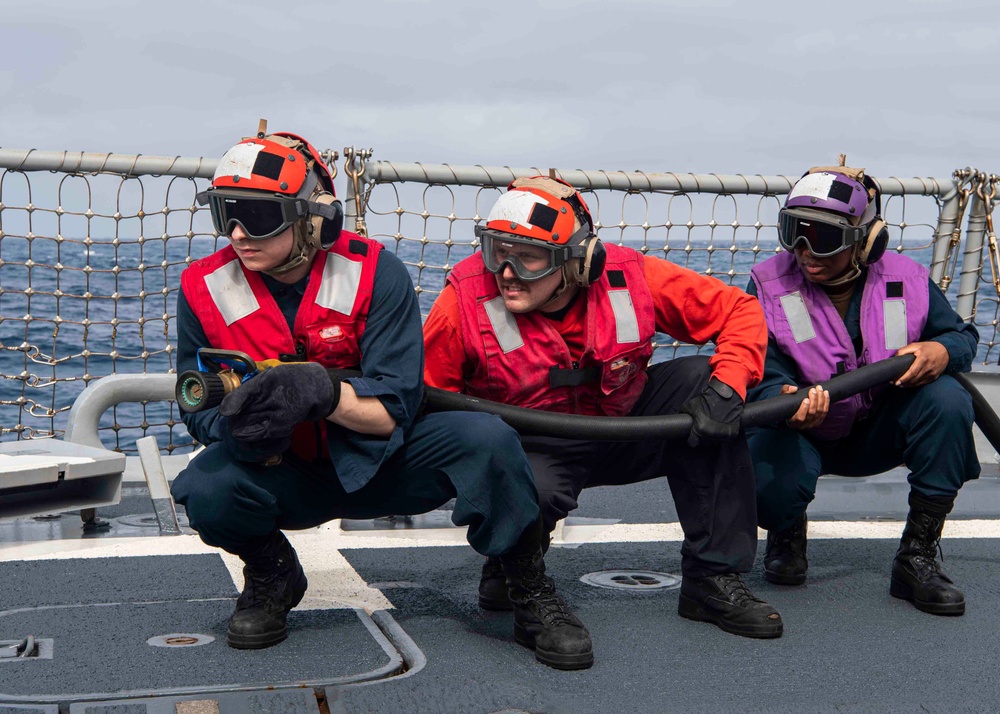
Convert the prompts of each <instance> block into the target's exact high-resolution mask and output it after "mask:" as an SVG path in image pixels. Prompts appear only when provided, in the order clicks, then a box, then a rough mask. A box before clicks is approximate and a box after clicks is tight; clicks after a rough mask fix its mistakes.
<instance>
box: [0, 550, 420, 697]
mask: <svg viewBox="0 0 1000 714" xmlns="http://www.w3.org/2000/svg"><path fill="white" fill-rule="evenodd" d="M0 582H6V583H16V584H17V586H16V587H14V588H12V589H11V590H10V591H8V594H9V595H10V597H9V598H5V602H4V609H3V610H0V631H2V632H4V633H9V634H8V635H7V637H8V639H15V638H16V637H18V636H26V635H28V634H32V635H34V636H35V637H36V638H46V639H50V640H51V641H52V653H53V655H52V658H51V659H34V660H30V661H29V660H25V661H21V662H16V663H12V664H4V665H2V666H0V706H7V705H10V706H12V705H15V704H21V703H25V704H27V703H30V704H50V703H65V702H96V701H109V700H133V699H136V698H142V697H158V696H174V697H191V696H192V695H196V694H199V693H210V694H211V695H212V696H215V695H216V694H221V693H225V692H244V693H246V692H252V691H256V690H264V689H271V690H282V689H299V688H302V687H305V688H310V687H321V686H327V685H338V684H344V683H350V682H359V681H370V680H378V679H382V678H386V677H392V676H393V675H395V674H398V673H400V672H401V671H402V670H403V669H404V668H405V665H404V662H403V657H402V655H401V654H400V653H399V651H398V650H397V648H396V647H395V646H394V645H393V644H392V643H391V642H390V641H389V639H388V638H387V637H386V636H385V635H384V634H383V631H382V628H380V626H379V625H376V624H375V622H374V621H373V620H372V618H371V617H370V616H368V615H367V614H366V613H365V612H363V611H360V610H351V609H339V610H308V611H298V610H296V611H293V612H292V613H291V614H290V616H289V621H288V628H289V633H290V634H289V641H286V642H284V643H282V644H280V645H277V646H275V647H271V648H268V649H265V650H242V651H241V650H234V649H231V648H229V647H228V646H227V645H226V622H227V620H228V618H229V615H230V614H231V612H232V609H233V604H234V600H235V597H236V594H237V593H236V591H235V587H234V585H233V582H232V579H231V577H230V576H229V573H228V571H227V570H226V568H225V566H224V565H223V563H222V560H221V558H219V557H218V556H216V555H214V554H211V555H189V556H185V555H178V556H151V557H126V558H111V559H104V560H102V561H101V563H100V572H95V565H94V562H93V561H89V560H87V559H70V560H62V561H27V562H6V563H0ZM177 632H183V633H199V634H203V635H208V636H211V637H214V638H215V640H214V641H212V642H210V643H209V644H206V645H204V646H199V647H176V648H169V647H153V646H150V645H149V644H148V643H147V640H149V639H150V638H152V637H156V636H157V635H164V634H169V633H177ZM310 692H311V689H310ZM206 698H207V697H206ZM81 711H85V710H81ZM97 711H101V710H100V709H98V710H97ZM234 711H235V710H234Z"/></svg>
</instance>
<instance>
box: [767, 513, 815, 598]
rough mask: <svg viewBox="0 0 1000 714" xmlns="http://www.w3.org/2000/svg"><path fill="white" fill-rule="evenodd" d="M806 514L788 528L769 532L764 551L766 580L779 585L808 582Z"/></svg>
mask: <svg viewBox="0 0 1000 714" xmlns="http://www.w3.org/2000/svg"><path fill="white" fill-rule="evenodd" d="M806 523H807V521H806V514H805V512H803V513H802V515H801V516H799V518H798V519H797V520H796V521H795V523H793V524H792V525H791V526H789V527H788V528H785V529H784V530H780V531H768V532H767V547H766V549H765V550H764V580H766V581H767V582H769V583H776V584H778V585H801V584H802V583H804V582H805V581H806V569H808V567H809V561H808V560H806Z"/></svg>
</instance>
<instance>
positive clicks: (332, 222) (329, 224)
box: [309, 191, 344, 250]
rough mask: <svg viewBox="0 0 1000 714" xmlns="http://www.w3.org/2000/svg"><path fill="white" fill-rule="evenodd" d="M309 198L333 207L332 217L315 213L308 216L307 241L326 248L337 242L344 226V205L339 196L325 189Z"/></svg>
mask: <svg viewBox="0 0 1000 714" xmlns="http://www.w3.org/2000/svg"><path fill="white" fill-rule="evenodd" d="M310 200H311V201H313V202H314V203H319V204H321V205H324V206H332V207H333V212H334V217H333V218H332V219H331V218H324V217H323V216H319V215H315V214H314V215H312V216H309V236H310V239H309V242H310V244H312V245H313V246H315V247H317V248H322V249H323V250H326V249H327V248H329V247H330V246H332V245H333V244H334V243H336V242H337V239H338V238H339V237H340V231H341V230H343V228H344V206H343V204H342V203H341V202H340V199H339V198H337V197H336V196H334V195H333V194H332V193H326V192H325V191H324V192H322V193H317V194H314V195H313V196H312V197H311V198H310Z"/></svg>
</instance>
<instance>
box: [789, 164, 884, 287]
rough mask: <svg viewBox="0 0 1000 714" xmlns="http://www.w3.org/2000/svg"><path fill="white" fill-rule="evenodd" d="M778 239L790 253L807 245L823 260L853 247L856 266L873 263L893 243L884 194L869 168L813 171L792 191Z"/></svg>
mask: <svg viewBox="0 0 1000 714" xmlns="http://www.w3.org/2000/svg"><path fill="white" fill-rule="evenodd" d="M778 238H779V241H780V242H781V245H782V247H783V248H785V249H786V250H789V251H791V250H794V249H795V247H796V246H797V245H799V244H800V243H802V242H804V243H805V244H806V245H807V246H808V247H809V251H810V252H811V253H812V254H813V255H815V256H817V257H821V258H822V257H828V256H831V255H835V254H837V253H840V252H841V251H844V250H847V249H848V248H851V249H853V251H854V253H853V255H854V261H855V264H856V265H860V266H863V265H869V264H871V263H874V262H876V261H877V260H878V259H879V258H881V257H882V255H883V254H884V253H885V249H886V246H887V245H888V242H889V231H888V229H887V228H886V224H885V221H884V220H883V219H882V191H881V189H880V188H879V186H878V184H877V183H876V181H875V180H874V179H873V178H872V177H870V176H867V175H865V173H864V169H852V168H849V167H846V166H836V167H828V166H817V167H813V168H811V169H809V171H807V172H806V173H805V174H804V175H803V176H802V178H800V179H799V180H798V181H796V182H795V185H794V186H792V189H791V191H789V192H788V197H787V199H786V200H785V206H784V208H782V209H781V211H780V213H779V217H778ZM855 277H856V275H855Z"/></svg>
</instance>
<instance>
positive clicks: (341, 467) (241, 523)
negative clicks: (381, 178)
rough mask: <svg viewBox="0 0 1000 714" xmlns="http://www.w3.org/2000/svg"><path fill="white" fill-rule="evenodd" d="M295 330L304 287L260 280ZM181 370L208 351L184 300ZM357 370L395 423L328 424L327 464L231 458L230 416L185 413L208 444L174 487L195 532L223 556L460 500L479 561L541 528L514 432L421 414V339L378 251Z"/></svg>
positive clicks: (362, 387) (357, 386)
mask: <svg viewBox="0 0 1000 714" xmlns="http://www.w3.org/2000/svg"><path fill="white" fill-rule="evenodd" d="M262 277H263V278H264V282H265V284H266V285H267V287H268V290H269V291H270V292H271V295H272V296H273V297H274V299H275V301H276V302H277V304H278V306H279V307H280V309H281V312H282V314H283V315H284V317H285V319H286V320H287V321H288V324H289V328H290V329H291V327H292V325H293V324H294V321H295V314H296V311H297V310H298V306H299V303H300V302H301V299H302V295H303V294H304V292H305V288H306V285H307V284H308V280H309V277H308V276H307V277H305V278H303V279H302V280H301V281H299V283H297V284H295V285H286V284H283V283H280V282H278V281H276V280H274V279H272V278H270V277H269V276H267V275H263V276H262ZM177 332H178V340H177V370H178V373H181V372H184V371H186V370H189V369H197V358H196V353H197V350H198V348H200V347H212V346H213V345H210V344H208V340H207V338H206V336H205V332H204V330H203V329H202V326H201V324H200V323H199V322H198V320H197V319H196V317H195V315H194V313H193V311H192V310H191V307H190V306H189V305H188V304H187V301H186V300H185V298H184V295H183V292H182V293H181V294H180V296H179V298H178V305H177ZM361 353H362V357H361V372H362V374H363V375H364V376H363V377H359V378H352V379H350V380H348V381H349V382H350V384H351V385H352V386H353V388H354V390H355V392H356V393H357V394H358V396H359V397H366V396H374V397H377V398H378V399H379V401H380V402H381V403H382V404H383V405H384V406H385V408H386V410H387V411H388V412H389V414H390V415H391V416H392V417H393V418H394V419H395V420H396V428H395V431H394V432H393V434H392V435H391V436H389V437H388V438H384V437H380V436H372V435H365V434H359V433H357V432H354V431H351V430H349V429H346V428H344V427H341V426H339V425H336V424H334V423H332V422H328V435H329V436H328V445H329V451H330V458H329V460H323V461H314V462H311V463H306V462H303V461H301V460H299V459H297V458H296V457H295V456H294V455H292V454H291V453H290V452H287V453H286V454H285V455H284V458H283V459H282V462H281V463H280V464H279V465H277V466H264V465H261V464H258V463H254V462H248V461H244V460H241V459H240V458H237V454H234V453H233V452H231V451H230V449H229V447H228V446H227V445H226V443H225V435H226V432H227V430H228V427H227V426H226V423H225V422H226V417H224V416H222V415H221V414H219V410H218V409H217V408H215V409H208V410H205V411H203V412H198V413H195V414H184V415H183V419H184V423H185V425H186V426H187V428H188V431H190V433H191V435H192V436H193V437H194V438H195V439H197V440H198V441H199V442H201V443H202V444H205V445H206V448H205V450H204V451H202V452H201V453H199V454H198V455H197V456H196V457H195V458H194V459H193V460H192V462H191V464H190V465H188V467H187V468H185V469H184V470H183V471H182V472H181V473H180V474H178V476H177V478H176V479H175V480H174V482H173V486H172V494H173V497H174V500H175V501H176V502H177V503H179V504H181V505H183V506H185V508H186V510H187V516H188V520H189V523H190V525H191V527H192V528H193V529H194V530H196V531H197V532H198V534H199V536H201V538H202V540H204V541H205V542H206V543H207V544H209V545H212V546H216V547H219V548H222V549H224V550H227V551H229V552H238V551H239V550H240V548H241V546H243V545H245V544H247V543H249V542H252V541H255V540H257V539H259V538H261V537H263V536H266V535H267V534H268V533H270V532H271V531H273V530H274V529H275V528H278V529H289V530H296V529H303V528H311V527H314V526H317V525H320V524H322V523H325V522H327V521H329V520H332V519H335V518H375V517H378V516H386V515H415V514H418V513H425V512H427V511H429V510H432V509H434V508H437V507H439V506H441V505H442V504H444V503H446V502H447V501H448V500H450V499H451V498H455V499H456V503H455V510H454V513H453V515H452V520H453V522H454V523H455V524H456V525H460V526H465V525H467V526H468V527H469V529H468V540H469V543H470V544H471V545H472V547H473V548H474V549H475V550H476V551H478V552H479V553H482V554H483V555H502V554H504V553H506V552H508V551H509V550H510V549H511V548H512V547H513V546H514V544H515V543H517V541H518V539H519V538H520V536H521V535H522V533H524V531H525V530H526V529H527V528H528V527H529V526H531V525H533V524H534V523H535V522H536V521H537V519H538V513H539V510H538V503H537V492H536V490H535V485H534V479H533V478H532V475H531V469H530V467H529V465H528V462H527V459H526V458H525V455H524V451H523V450H522V448H521V444H520V441H519V439H518V435H517V432H515V431H514V430H513V429H512V428H510V427H509V426H507V425H506V424H505V423H503V422H502V421H501V420H500V419H499V418H498V417H495V416H492V415H488V414H481V413H471V412H443V413H435V414H427V415H423V416H420V415H418V411H419V408H420V403H421V399H422V396H423V383H424V382H423V366H424V363H423V339H422V332H421V324H420V312H419V309H418V306H417V298H416V293H415V291H414V290H413V283H412V281H411V280H410V277H409V274H408V273H407V272H406V268H405V266H404V265H403V264H402V262H401V261H400V260H399V259H398V258H397V257H396V256H395V255H393V254H392V253H390V252H389V251H381V252H380V254H379V259H378V265H377V268H376V272H375V281H374V285H373V288H372V302H371V309H370V311H369V315H368V320H367V322H366V324H365V330H364V334H363V336H362V338H361Z"/></svg>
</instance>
